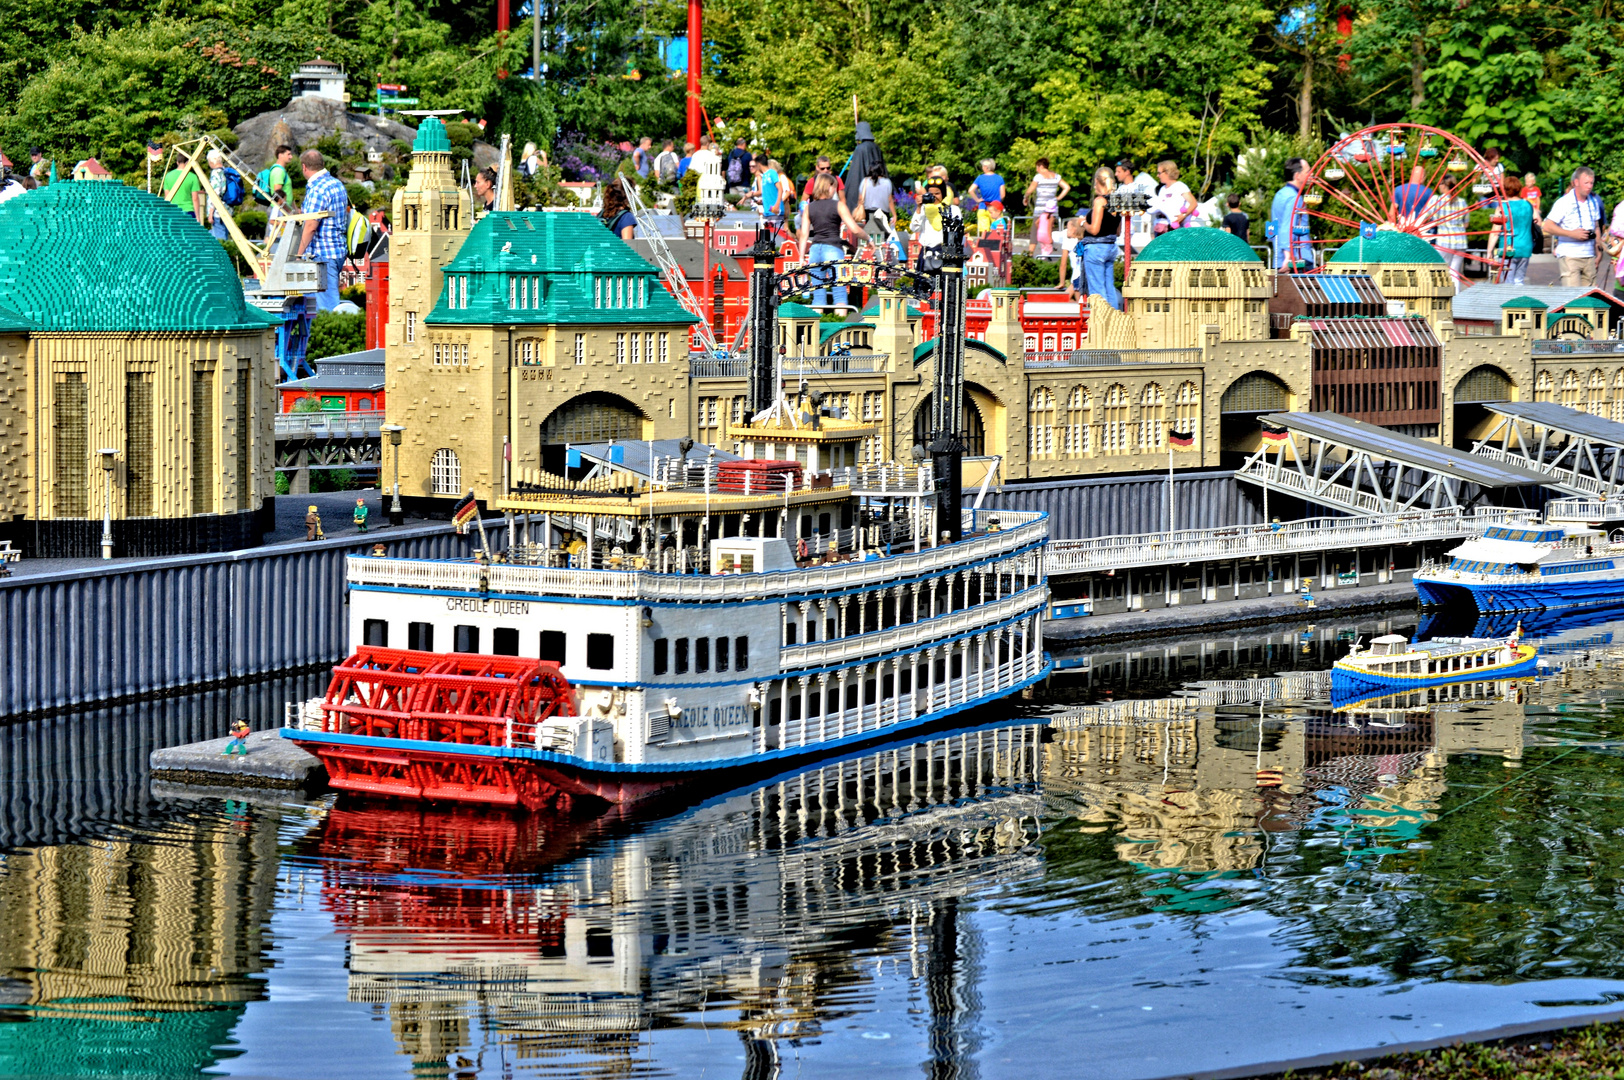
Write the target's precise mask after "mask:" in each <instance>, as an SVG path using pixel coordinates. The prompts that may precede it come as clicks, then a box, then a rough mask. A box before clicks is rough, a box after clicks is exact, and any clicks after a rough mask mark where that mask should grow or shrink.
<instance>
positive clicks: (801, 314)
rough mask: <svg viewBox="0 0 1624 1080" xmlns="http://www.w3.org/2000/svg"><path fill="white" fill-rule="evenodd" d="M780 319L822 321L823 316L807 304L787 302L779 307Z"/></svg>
mask: <svg viewBox="0 0 1624 1080" xmlns="http://www.w3.org/2000/svg"><path fill="white" fill-rule="evenodd" d="M778 317H779V318H780V319H821V318H823V316H822V315H821V314H819V313H818V312H816V311H813V310H812V309H811V308H809V307H807V306H806V305H805V304H797V303H796V302H795V301H793V300H786V301H784V302H783V303H782V304H779V305H778Z"/></svg>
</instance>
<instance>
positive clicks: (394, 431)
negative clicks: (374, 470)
mask: <svg viewBox="0 0 1624 1080" xmlns="http://www.w3.org/2000/svg"><path fill="white" fill-rule="evenodd" d="M405 430H406V428H405V427H403V426H402V425H400V424H385V425H384V426H383V432H384V434H385V435H388V436H389V445H390V446H393V447H394V448H395V487H394V496H393V497H392V498H391V499H390V500H389V524H391V525H404V524H406V515H405V514H404V513H403V512H402V511H401V509H400V437H401V434H402V433H403V432H404V431H405Z"/></svg>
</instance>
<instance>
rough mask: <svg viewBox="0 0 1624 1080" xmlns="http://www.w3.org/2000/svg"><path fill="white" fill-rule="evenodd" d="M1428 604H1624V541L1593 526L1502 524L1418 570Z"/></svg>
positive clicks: (1487, 609) (1505, 607)
mask: <svg viewBox="0 0 1624 1080" xmlns="http://www.w3.org/2000/svg"><path fill="white" fill-rule="evenodd" d="M1414 581H1415V591H1416V593H1417V595H1418V596H1419V597H1420V600H1421V603H1422V604H1423V605H1428V606H1434V607H1445V608H1450V607H1464V606H1465V605H1467V604H1470V605H1472V607H1474V608H1476V610H1478V611H1480V612H1483V613H1485V614H1487V613H1492V612H1516V611H1543V610H1550V609H1556V608H1576V607H1594V606H1600V605H1604V604H1617V603H1620V602H1624V543H1619V542H1617V541H1616V540H1610V539H1608V538H1607V537H1604V536H1603V535H1601V534H1600V533H1597V532H1594V531H1592V530H1588V529H1586V530H1571V531H1570V530H1566V529H1561V528H1556V527H1544V528H1510V527H1501V526H1496V527H1494V528H1491V529H1488V530H1486V531H1485V532H1484V534H1483V535H1482V536H1479V537H1474V538H1472V539H1471V540H1468V541H1466V542H1465V543H1464V544H1462V545H1461V546H1460V547H1458V548H1455V549H1454V550H1453V551H1451V552H1450V553H1449V561H1448V562H1447V563H1423V564H1422V565H1421V567H1420V568H1419V569H1418V570H1416V572H1415V578H1414Z"/></svg>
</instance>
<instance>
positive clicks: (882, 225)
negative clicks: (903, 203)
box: [856, 161, 902, 259]
mask: <svg viewBox="0 0 1624 1080" xmlns="http://www.w3.org/2000/svg"><path fill="white" fill-rule="evenodd" d="M857 195H858V202H857V207H856V217H857V221H858V224H860V225H862V226H863V232H864V233H866V234H867V235H868V236H869V238H870V239H871V240H873V241H874V242H875V243H877V244H884V245H886V246H887V247H890V248H891V249H892V251H893V254H892V255H890V256H888V257H889V258H895V259H901V258H902V254H901V252H900V246H901V245H899V244H898V243H897V229H896V224H895V222H896V220H897V201H896V191H895V189H894V188H893V187H892V185H891V180H890V178H889V177H887V176H886V175H885V166H884V165H882V164H881V163H879V162H877V161H876V162H875V163H874V165H873V167H871V168H870V169H869V170H868V175H867V176H865V177H863V182H862V185H861V186H860V187H859V188H858V191H857Z"/></svg>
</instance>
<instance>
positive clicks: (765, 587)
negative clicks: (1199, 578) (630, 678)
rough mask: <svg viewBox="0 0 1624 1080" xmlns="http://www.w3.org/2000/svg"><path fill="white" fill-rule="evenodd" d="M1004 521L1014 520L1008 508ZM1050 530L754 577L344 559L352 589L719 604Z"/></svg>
mask: <svg viewBox="0 0 1624 1080" xmlns="http://www.w3.org/2000/svg"><path fill="white" fill-rule="evenodd" d="M1002 516H1003V517H1005V518H1012V517H1014V516H1016V514H1015V512H1013V511H1007V510H1006V511H1003V512H1002ZM1048 532H1049V523H1048V521H1047V518H1046V517H1045V516H1044V515H1038V517H1037V519H1036V520H1033V521H1028V522H1024V523H1021V524H1016V525H1013V526H1011V527H1007V528H1005V529H1004V531H1002V532H996V533H986V534H982V535H978V536H974V537H971V538H970V539H967V540H961V541H960V542H959V543H957V544H947V545H943V546H942V547H935V548H926V549H924V550H923V551H916V552H909V553H908V554H905V555H893V556H890V557H889V558H880V559H868V560H865V561H862V562H848V563H837V564H834V565H830V566H813V567H807V568H806V569H803V570H774V571H769V572H766V573H759V574H724V575H717V576H708V575H699V574H656V573H648V572H645V571H636V570H575V569H564V568H552V567H545V566H523V565H518V564H514V563H495V564H492V565H481V564H479V563H477V562H460V561H449V560H448V561H437V560H429V559H383V558H375V557H373V556H366V555H360V556H356V555H352V556H350V558H349V581H350V584H352V585H384V586H387V585H395V586H409V587H416V588H429V589H447V590H455V591H458V592H494V593H503V594H507V595H520V596H525V595H530V596H537V597H542V596H558V595H562V596H581V597H597V598H606V599H612V600H660V601H687V602H700V603H703V602H720V601H730V600H743V599H746V598H755V597H762V596H782V595H794V594H803V593H819V592H832V591H836V590H841V589H853V588H866V587H871V586H875V585H881V584H884V583H886V582H891V581H896V580H899V579H902V578H909V577H915V576H918V575H921V574H929V573H932V572H935V571H938V570H946V569H949V568H951V567H954V566H959V565H963V564H965V563H971V562H979V561H981V560H984V559H989V558H997V557H999V556H1001V555H1005V554H1008V553H1009V552H1012V551H1015V550H1018V549H1020V548H1023V547H1026V546H1028V545H1030V544H1035V543H1038V542H1040V541H1042V540H1043V539H1044V538H1045V537H1046V536H1047V535H1048Z"/></svg>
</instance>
